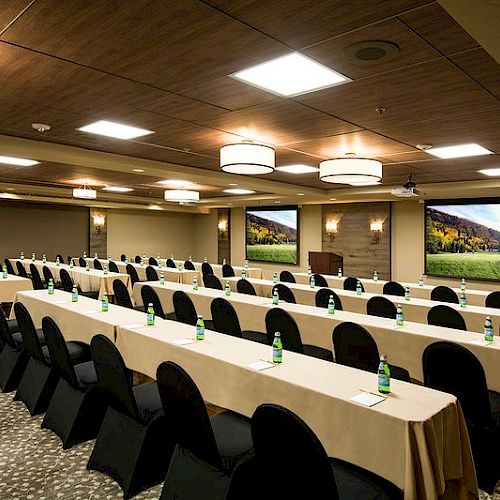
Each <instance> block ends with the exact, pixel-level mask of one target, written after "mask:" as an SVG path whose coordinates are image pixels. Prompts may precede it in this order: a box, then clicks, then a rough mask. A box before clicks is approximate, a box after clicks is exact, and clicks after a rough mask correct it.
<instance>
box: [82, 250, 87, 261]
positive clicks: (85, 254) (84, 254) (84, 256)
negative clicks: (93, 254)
mask: <svg viewBox="0 0 500 500" xmlns="http://www.w3.org/2000/svg"><path fill="white" fill-rule="evenodd" d="M83 258H84V259H86V258H87V251H86V250H84V251H83Z"/></svg>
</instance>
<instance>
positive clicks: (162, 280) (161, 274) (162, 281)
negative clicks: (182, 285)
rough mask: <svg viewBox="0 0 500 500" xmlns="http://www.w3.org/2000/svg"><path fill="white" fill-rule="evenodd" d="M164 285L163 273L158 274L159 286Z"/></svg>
mask: <svg viewBox="0 0 500 500" xmlns="http://www.w3.org/2000/svg"><path fill="white" fill-rule="evenodd" d="M164 284H165V276H164V275H163V273H162V272H161V273H160V285H164Z"/></svg>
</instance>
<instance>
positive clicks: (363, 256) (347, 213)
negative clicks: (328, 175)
mask: <svg viewBox="0 0 500 500" xmlns="http://www.w3.org/2000/svg"><path fill="white" fill-rule="evenodd" d="M328 220H334V221H337V227H338V232H337V234H336V235H335V236H334V237H330V235H328V234H327V232H326V229H325V225H326V222H327V221H328ZM372 222H383V231H382V233H380V234H378V235H377V234H376V233H374V232H373V231H371V230H370V224H371V223H372ZM322 243H323V244H322V246H323V252H335V253H337V254H339V255H342V257H343V258H344V275H350V276H358V277H360V278H367V277H371V276H372V275H373V271H374V270H377V272H378V275H379V277H380V279H390V276H391V204H390V202H378V203H346V204H337V205H323V217H322Z"/></svg>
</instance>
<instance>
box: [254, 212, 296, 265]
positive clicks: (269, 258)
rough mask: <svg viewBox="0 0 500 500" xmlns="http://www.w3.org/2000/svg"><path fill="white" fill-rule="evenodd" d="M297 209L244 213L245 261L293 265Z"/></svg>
mask: <svg viewBox="0 0 500 500" xmlns="http://www.w3.org/2000/svg"><path fill="white" fill-rule="evenodd" d="M297 219H298V211H297V209H296V208H295V209H286V210H265V209H259V210H252V209H248V210H247V214H246V256H247V259H248V260H260V261H264V262H279V263H283V264H296V263H297V257H298V256H297Z"/></svg>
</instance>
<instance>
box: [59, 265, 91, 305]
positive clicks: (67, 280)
mask: <svg viewBox="0 0 500 500" xmlns="http://www.w3.org/2000/svg"><path fill="white" fill-rule="evenodd" d="M59 278H61V286H62V289H63V290H64V291H65V292H69V293H71V292H72V291H73V286H74V283H73V279H72V278H71V276H70V275H69V273H68V271H66V269H61V270H60V271H59ZM76 288H77V289H78V294H79V295H82V296H83V297H88V298H89V299H97V298H98V297H99V292H82V289H81V288H80V285H77V286H76Z"/></svg>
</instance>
